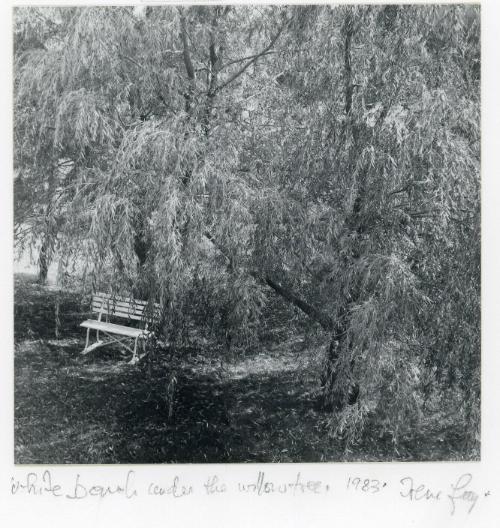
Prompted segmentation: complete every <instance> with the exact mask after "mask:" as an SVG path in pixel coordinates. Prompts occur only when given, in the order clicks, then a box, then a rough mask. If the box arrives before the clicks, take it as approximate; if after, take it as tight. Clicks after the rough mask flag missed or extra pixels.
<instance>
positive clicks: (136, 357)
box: [129, 336, 139, 365]
mask: <svg viewBox="0 0 500 528" xmlns="http://www.w3.org/2000/svg"><path fill="white" fill-rule="evenodd" d="M138 339H139V336H137V337H136V338H135V343H134V355H133V356H132V359H131V360H130V361H129V365H135V364H136V363H138V362H139V358H138V356H137V340H138Z"/></svg>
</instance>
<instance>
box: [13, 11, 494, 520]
mask: <svg viewBox="0 0 500 528" xmlns="http://www.w3.org/2000/svg"><path fill="white" fill-rule="evenodd" d="M480 15H481V7H480V6H479V5H476V4H470V3H468V4H465V3H464V4H432V3H418V4H417V3H415V4H402V5H399V4H387V5H384V4H380V3H377V4H367V5H362V4H352V5H351V4H346V3H341V4H328V3H325V4H318V5H283V4H268V5H258V4H255V5H254V4H251V3H248V4H245V5H230V4H225V5H216V4H215V3H214V4H211V5H189V4H179V5H159V4H154V5H145V4H141V5H138V6H133V5H128V6H106V5H104V4H103V5H83V4H80V5H74V6H38V5H36V6H35V5H32V6H29V5H28V6H16V7H14V8H13V10H12V17H13V18H12V40H13V168H12V171H11V175H10V176H9V178H10V180H9V181H11V182H12V183H11V188H12V190H13V191H12V192H13V224H14V225H13V229H14V234H13V260H14V263H13V271H14V276H13V278H12V280H13V282H14V298H13V312H14V344H13V350H14V351H13V365H14V367H13V378H14V382H13V386H14V406H13V421H14V424H13V425H14V432H13V435H14V442H13V443H14V445H13V455H12V456H13V459H14V463H15V464H16V465H35V464H44V465H54V464H58V465H60V464H70V465H77V464H78V465H79V464H85V465H92V464H205V463H207V464H242V463H249V462H250V463H260V464H268V463H312V462H323V463H325V462H430V461H433V462H442V461H448V462H449V461H453V462H470V461H480V460H481V452H482V451H481V440H482V435H481V431H482V428H481V403H482V400H481V364H482V362H481V337H482V336H481V249H482V248H481V16H480ZM483 293H484V290H483ZM235 526H236V524H235Z"/></svg>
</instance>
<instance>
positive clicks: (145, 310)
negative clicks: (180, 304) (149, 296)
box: [80, 293, 160, 364]
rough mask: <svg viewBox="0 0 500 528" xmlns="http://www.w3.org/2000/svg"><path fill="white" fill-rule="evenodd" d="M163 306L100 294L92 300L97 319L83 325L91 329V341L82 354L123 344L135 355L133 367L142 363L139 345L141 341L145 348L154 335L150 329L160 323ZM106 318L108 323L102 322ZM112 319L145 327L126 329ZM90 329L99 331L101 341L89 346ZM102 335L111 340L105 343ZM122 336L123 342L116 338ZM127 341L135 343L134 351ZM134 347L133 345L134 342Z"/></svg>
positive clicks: (126, 327) (133, 356)
mask: <svg viewBox="0 0 500 528" xmlns="http://www.w3.org/2000/svg"><path fill="white" fill-rule="evenodd" d="M159 311H160V306H159V305H158V304H149V303H148V302H146V301H139V300H136V299H129V298H125V297H117V296H112V295H109V294H106V293H96V294H95V295H93V297H92V312H93V313H96V314H98V317H97V320H96V319H88V320H87V321H84V322H83V323H82V324H81V325H80V326H83V327H84V328H86V329H87V340H86V342H85V348H84V350H83V351H82V354H88V353H89V352H91V351H92V350H95V349H96V348H99V347H102V346H105V345H109V344H112V343H119V344H120V345H121V346H122V347H123V348H125V349H127V350H129V351H130V352H132V354H133V355H132V359H131V361H130V363H131V364H134V363H137V362H138V361H139V356H138V355H137V343H138V341H139V339H140V340H141V342H142V345H143V346H144V342H145V340H146V339H147V338H148V337H149V336H151V332H150V331H149V330H148V324H150V323H152V322H153V321H155V320H157V318H158V316H159ZM103 315H105V316H106V320H105V321H103V320H102V316H103ZM109 316H112V317H118V318H121V319H127V320H129V321H141V322H142V323H143V324H144V328H134V327H133V326H125V325H120V324H115V323H110V322H109ZM90 330H96V332H97V341H96V342H95V343H94V344H92V345H90V346H89V337H90ZM99 333H103V334H104V335H105V336H106V337H107V338H108V340H107V341H101V340H100V339H99ZM117 335H118V336H122V338H121V339H118V338H116V337H115V336H117ZM127 340H131V341H133V344H134V348H133V349H132V348H131V346H128V345H126V344H125V342H126V341H127ZM131 345H132V343H131Z"/></svg>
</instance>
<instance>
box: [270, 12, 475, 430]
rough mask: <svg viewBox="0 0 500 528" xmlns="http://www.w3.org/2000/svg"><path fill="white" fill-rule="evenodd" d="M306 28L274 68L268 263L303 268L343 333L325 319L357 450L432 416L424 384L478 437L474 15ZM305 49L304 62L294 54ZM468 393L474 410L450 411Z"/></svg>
mask: <svg viewBox="0 0 500 528" xmlns="http://www.w3.org/2000/svg"><path fill="white" fill-rule="evenodd" d="M307 14H308V16H304V17H303V18H302V23H301V24H300V25H297V26H296V27H295V28H294V29H295V32H294V33H291V34H290V41H289V47H288V49H289V50H293V51H290V52H288V54H287V56H284V57H283V60H282V61H281V62H280V63H278V64H277V70H276V71H277V72H278V71H281V73H279V75H278V81H279V84H280V86H281V91H276V90H273V91H272V92H271V93H270V94H269V101H270V102H268V103H267V104H266V107H267V108H274V109H276V110H277V111H276V113H274V115H273V117H274V122H275V123H277V124H278V125H277V128H276V130H275V140H274V141H273V140H270V138H269V137H267V145H269V148H268V149H267V156H269V157H271V158H272V157H273V152H272V149H273V148H274V149H276V145H279V146H280V148H279V149H278V150H277V151H276V150H275V151H274V160H275V163H276V170H275V172H274V173H273V174H272V175H271V179H272V180H273V182H274V185H272V188H273V189H275V190H276V193H275V194H274V196H273V195H272V194H269V195H268V196H269V200H270V202H268V203H267V204H266V203H265V202H264V203H262V202H261V205H262V207H263V209H264V213H263V214H264V215H269V214H272V213H269V211H270V210H271V207H270V206H271V205H274V204H276V203H277V204H279V206H278V207H274V209H275V210H278V211H279V213H278V214H277V215H276V214H275V215H273V216H274V218H275V219H277V220H276V221H275V226H274V238H268V239H267V240H268V244H267V246H266V252H265V254H267V255H268V259H267V262H268V264H267V265H268V266H269V267H271V268H273V269H274V272H275V273H280V272H281V271H282V270H285V269H287V270H292V272H291V273H290V275H291V277H294V278H295V287H296V288H300V289H301V291H302V293H303V295H308V296H309V297H310V298H313V299H314V298H316V299H317V305H318V306H322V312H323V313H324V312H326V313H327V314H328V315H329V318H330V319H331V321H332V323H331V324H328V321H326V324H325V322H322V321H320V320H319V319H318V321H319V322H320V323H321V324H322V325H323V326H324V327H325V329H327V330H328V331H329V332H330V335H331V341H330V344H329V347H328V348H329V350H328V357H327V360H326V364H325V370H324V377H323V383H324V386H325V397H326V400H327V402H328V403H329V404H330V405H331V406H332V407H333V408H334V409H337V410H338V411H340V414H339V413H336V415H335V419H334V421H333V425H334V429H335V430H336V432H337V433H346V434H348V435H350V437H351V438H356V437H358V436H359V435H358V433H359V430H360V429H362V427H363V425H364V423H365V422H366V420H367V419H368V418H369V417H370V416H373V415H374V414H375V415H377V416H378V417H379V419H380V420H381V421H382V424H383V426H384V428H385V429H386V430H387V431H388V432H390V433H391V434H393V435H394V436H395V437H397V435H398V432H399V428H400V427H403V428H404V427H405V426H408V425H410V424H412V423H414V420H417V419H418V418H419V417H421V415H422V414H421V413H422V409H423V406H424V399H425V397H426V395H427V394H426V391H423V390H422V388H423V386H425V387H427V388H430V387H433V388H434V389H435V392H434V396H436V394H441V395H443V398H442V399H441V398H440V397H439V401H440V403H443V402H444V401H447V399H448V401H450V400H453V402H454V403H455V404H457V405H456V407H455V408H454V409H455V411H457V410H459V411H460V412H461V413H462V414H461V416H462V417H463V418H464V419H465V421H466V422H467V421H468V423H469V424H472V426H473V427H472V428H471V429H469V431H471V432H472V435H471V436H472V438H474V435H475V434H476V433H477V427H478V420H477V412H478V403H479V356H480V345H479V328H480V325H479V314H480V300H479V299H480V297H479V293H480V245H479V231H480V230H479V220H480V204H479V71H480V68H479V65H480V62H479V60H480V59H479V15H478V10H477V8H475V7H464V6H461V7H452V8H449V7H446V8H445V7H437V6H433V7H410V6H408V7H397V6H387V7H383V8H375V7H368V8H358V9H356V8H350V7H349V8H334V9H309V10H308V11H307ZM308 35H316V38H314V39H308V38H307V36H308ZM301 40H303V41H306V42H307V45H304V46H302V47H301V48H300V49H299V50H298V51H297V50H296V49H295V48H294V47H293V46H292V42H297V41H301ZM271 101H275V103H274V104H273V103H272V102H271ZM276 101H279V103H280V104H276ZM284 132H285V133H284ZM283 135H284V136H285V140H284V141H283ZM278 138H279V139H278ZM282 160H289V161H288V163H286V164H283V163H282ZM278 190H279V191H278ZM277 196H280V197H284V196H286V197H287V201H284V200H280V199H279V198H276V197H277ZM276 239H281V241H282V243H280V244H276V243H275V242H274V241H275V240H276ZM452 270H453V271H452ZM436 378H437V379H436ZM457 386H460V387H461V390H463V392H462V393H461V394H462V396H460V397H458V399H457V397H456V393H455V396H454V397H453V398H451V399H450V398H449V395H450V392H453V391H455V390H456V389H457ZM462 398H463V399H462ZM464 401H465V402H467V403H466V404H465V406H464V405H462V402H464ZM448 410H449V409H448ZM452 412H453V411H452Z"/></svg>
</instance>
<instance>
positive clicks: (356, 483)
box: [347, 477, 387, 493]
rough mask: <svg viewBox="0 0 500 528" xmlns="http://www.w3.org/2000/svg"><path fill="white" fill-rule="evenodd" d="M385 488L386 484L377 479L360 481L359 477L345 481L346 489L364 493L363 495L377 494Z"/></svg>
mask: <svg viewBox="0 0 500 528" xmlns="http://www.w3.org/2000/svg"><path fill="white" fill-rule="evenodd" d="M385 486H387V483H386V482H381V481H380V480H378V479H367V478H365V479H361V478H359V477H354V478H353V477H349V479H348V480H347V489H353V490H355V491H364V492H365V493H378V492H379V491H381V489H382V488H385Z"/></svg>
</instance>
